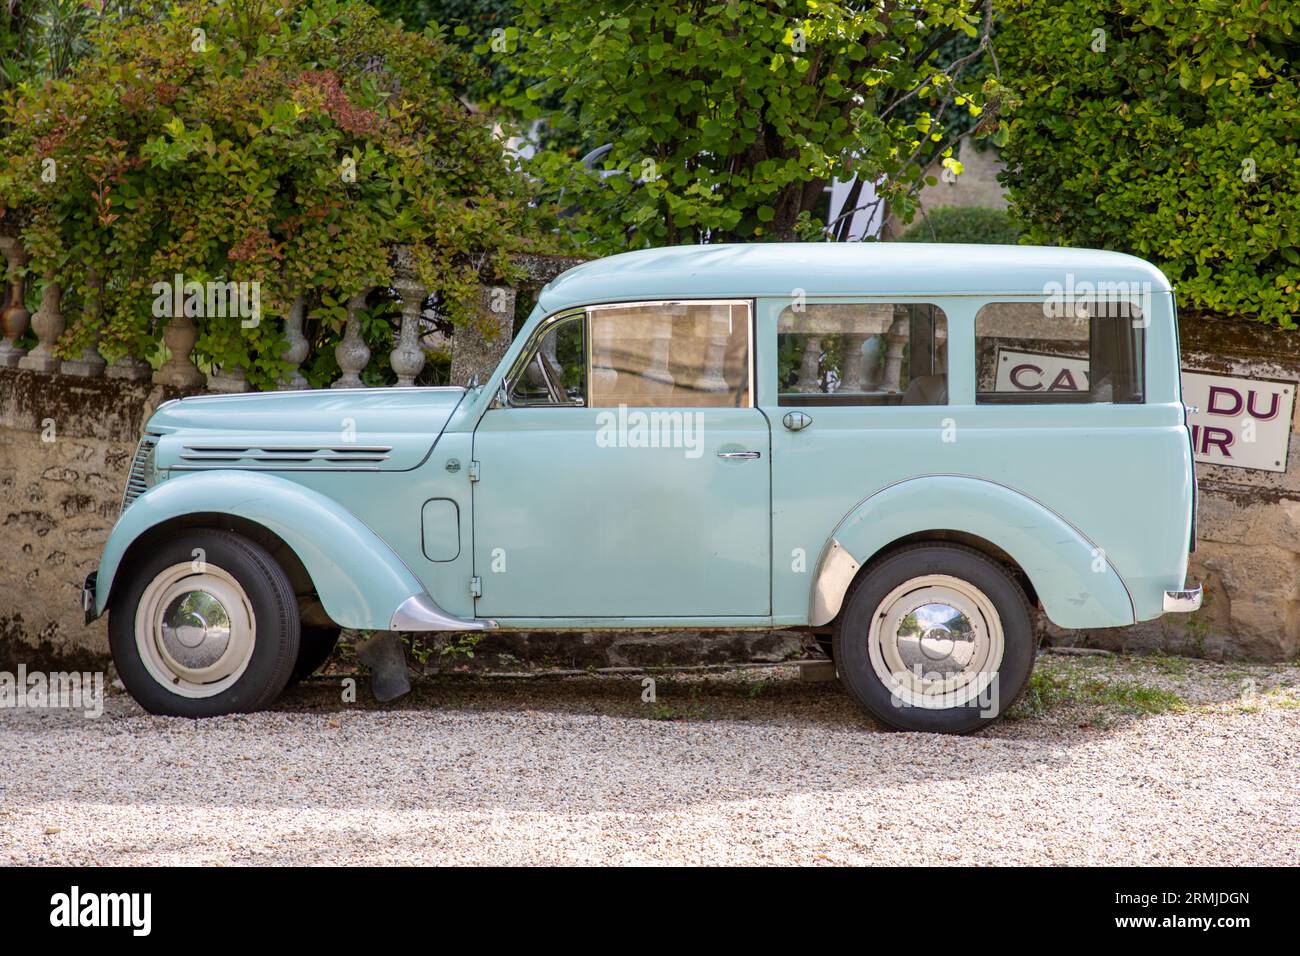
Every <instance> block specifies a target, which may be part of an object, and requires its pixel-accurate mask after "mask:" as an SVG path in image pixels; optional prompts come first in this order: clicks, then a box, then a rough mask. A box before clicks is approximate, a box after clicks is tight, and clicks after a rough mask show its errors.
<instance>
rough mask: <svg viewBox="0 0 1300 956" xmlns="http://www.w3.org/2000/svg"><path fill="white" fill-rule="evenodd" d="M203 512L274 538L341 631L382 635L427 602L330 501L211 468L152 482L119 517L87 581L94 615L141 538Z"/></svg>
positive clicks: (273, 481) (388, 555)
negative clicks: (412, 604) (248, 524)
mask: <svg viewBox="0 0 1300 956" xmlns="http://www.w3.org/2000/svg"><path fill="white" fill-rule="evenodd" d="M210 513H219V514H229V515H234V516H238V517H240V518H244V519H246V520H248V521H252V522H254V523H256V524H259V525H261V526H262V527H264V528H266V529H267V530H268V531H270V532H272V533H273V534H275V535H276V536H278V537H279V538H280V540H282V541H283V542H284V543H285V544H286V545H288V547H289V548H291V549H292V550H293V552H294V554H296V555H297V556H298V559H299V560H300V561H302V563H303V566H304V567H305V568H306V569H307V573H308V575H310V577H311V579H312V583H313V584H314V585H315V587H316V590H317V593H318V595H319V597H320V601H321V604H322V605H324V607H325V612H326V613H327V614H328V615H329V616H330V618H331V619H332V620H334V621H335V623H337V624H339V625H340V626H342V627H350V628H359V629H366V630H384V629H389V628H390V627H392V625H393V621H394V616H395V615H396V613H397V611H398V609H399V608H401V607H403V605H404V604H406V602H408V601H409V600H411V599H412V598H423V599H425V600H426V601H427V595H425V591H424V587H423V586H422V585H421V584H420V582H419V581H418V580H417V579H416V577H415V575H414V574H413V573H412V572H411V571H410V569H409V568H407V567H406V565H405V564H404V563H403V562H402V560H401V558H399V557H398V556H397V555H396V554H395V553H394V552H393V550H392V549H391V548H390V547H389V546H388V545H387V544H385V543H384V541H383V540H382V539H380V537H379V536H378V535H376V534H375V533H374V532H373V531H372V530H370V528H368V527H367V526H366V525H365V524H363V523H362V522H361V521H360V520H359V519H358V518H357V517H356V515H354V514H352V513H351V512H350V511H348V510H347V509H346V508H344V507H342V506H341V505H340V504H339V503H338V502H336V501H334V500H332V499H330V498H327V497H325V496H324V495H322V494H320V493H319V492H316V491H313V490H312V489H310V488H307V487H304V486H303V485H300V484H297V483H296V482H292V481H289V480H287V479H285V478H280V477H277V476H275V475H267V474H257V473H254V472H249V471H237V470H215V471H204V472H194V473H191V474H184V475H180V476H178V477H175V478H170V479H168V480H166V481H163V482H160V483H159V484H157V485H154V486H153V487H152V488H150V489H149V490H148V491H146V492H145V493H144V494H142V495H141V496H140V497H138V498H137V499H136V500H135V501H134V503H132V504H131V506H130V507H129V508H127V509H126V511H125V512H123V514H122V516H121V517H120V518H119V519H118V522H117V524H116V525H114V527H113V530H112V532H111V533H110V534H109V537H108V543H107V544H106V545H105V547H104V554H103V557H102V558H101V560H100V565H99V570H98V573H97V575H96V578H95V585H94V586H95V600H94V610H95V614H96V615H98V614H102V613H103V611H104V608H105V607H106V606H107V604H108V598H109V594H110V593H111V590H112V587H113V582H114V580H115V578H117V576H118V573H119V571H120V570H121V563H122V559H123V557H124V556H125V555H126V553H127V550H128V549H129V548H130V546H131V545H132V543H134V542H135V541H136V540H138V539H139V538H140V536H141V535H143V534H145V533H147V532H148V531H149V530H150V529H152V528H156V527H157V526H158V525H160V524H162V523H163V522H166V521H170V520H172V519H175V518H183V517H185V516H187V515H195V514H210ZM88 603H89V602H88ZM405 629H410V630H416V629H419V628H416V627H409V628H405Z"/></svg>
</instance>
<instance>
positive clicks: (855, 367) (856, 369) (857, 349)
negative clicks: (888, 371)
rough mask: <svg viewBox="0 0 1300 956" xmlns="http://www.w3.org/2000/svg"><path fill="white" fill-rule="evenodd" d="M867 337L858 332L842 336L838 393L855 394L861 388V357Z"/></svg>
mask: <svg viewBox="0 0 1300 956" xmlns="http://www.w3.org/2000/svg"><path fill="white" fill-rule="evenodd" d="M866 341H867V337H866V336H865V335H863V334H862V333H860V332H847V333H845V335H844V346H843V349H844V365H843V367H842V368H841V369H840V381H839V388H838V389H837V390H838V391H846V392H856V391H857V390H858V389H859V388H861V387H862V372H863V355H862V348H863V346H864V345H865V344H866Z"/></svg>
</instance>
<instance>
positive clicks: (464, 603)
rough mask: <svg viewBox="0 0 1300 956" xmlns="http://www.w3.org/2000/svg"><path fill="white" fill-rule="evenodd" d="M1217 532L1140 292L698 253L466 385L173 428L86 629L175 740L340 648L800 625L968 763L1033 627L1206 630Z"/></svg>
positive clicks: (566, 307) (532, 330)
mask: <svg viewBox="0 0 1300 956" xmlns="http://www.w3.org/2000/svg"><path fill="white" fill-rule="evenodd" d="M1194 507H1195V480H1194V476H1193V470H1192V449H1191V445H1190V436H1189V432H1188V429H1187V425H1186V414H1185V409H1184V407H1183V405H1182V402H1181V396H1180V391H1179V363H1178V336H1177V327H1176V319H1175V305H1174V299H1173V296H1172V294H1171V289H1170V286H1169V283H1168V282H1167V280H1166V279H1165V277H1164V276H1163V275H1162V274H1161V273H1160V272H1159V270H1157V269H1156V268H1155V267H1154V266H1152V265H1150V264H1149V263H1147V262H1144V261H1142V260H1140V259H1135V258H1133V257H1131V256H1126V255H1119V254H1115V253H1108V252H1094V251H1087V250H1076V249H1051V248H1033V247H1000V246H960V245H935V246H925V245H914V244H910V243H907V244H890V243H878V244H877V243H870V244H829V243H827V244H798V245H795V244H759V245H718V246H693V247H675V248H666V249H655V250H648V251H643V252H632V253H627V254H624V255H618V256H613V257H611V258H608V259H603V260H599V261H595V262H591V263H588V264H585V265H582V266H580V267H578V268H576V269H572V270H570V271H569V272H566V273H565V274H563V275H561V276H560V277H559V278H557V279H556V280H555V281H553V282H552V283H551V284H550V285H548V286H547V287H546V288H545V289H544V290H543V291H542V293H541V296H540V299H539V301H538V304H537V307H536V309H535V310H534V312H533V314H532V315H531V317H530V318H529V319H528V322H527V324H526V325H525V326H524V328H523V330H522V332H521V334H520V335H519V336H518V338H517V339H516V341H515V342H514V343H513V345H512V346H511V348H510V350H509V352H508V354H507V355H506V356H505V358H504V360H503V361H502V363H501V365H500V367H499V368H498V369H497V370H496V372H495V373H494V374H493V375H492V376H491V377H490V378H489V379H488V380H487V381H486V382H483V383H482V384H480V385H477V386H476V387H471V388H468V389H465V388H384V389H367V390H333V391H331V390H322V391H300V392H278V393H277V392H272V393H265V394H249V395H235V396H202V397H196V398H185V399H182V400H180V401H175V402H169V403H167V404H166V405H164V406H162V407H161V408H159V409H158V411H157V413H156V414H155V415H154V416H153V417H152V418H151V419H150V420H149V422H148V423H147V425H146V428H145V434H144V437H143V440H142V441H141V443H140V446H139V450H138V452H137V454H136V456H135V459H134V462H133V464H132V467H131V472H130V477H129V479H128V482H127V488H126V494H125V499H124V502H123V512H122V516H121V518H120V519H119V521H118V523H117V525H116V527H115V528H114V529H113V532H112V534H111V536H110V537H109V540H108V543H107V546H106V547H105V549H104V554H103V559H102V562H101V564H100V566H99V568H98V571H97V573H96V574H95V575H92V577H91V579H89V580H88V581H87V588H86V593H85V595H84V600H85V603H86V609H87V615H88V617H94V616H97V615H99V614H101V613H102V612H104V611H105V610H106V609H107V611H108V613H109V631H110V642H111V645H112V651H113V655H114V658H115V661H116V663H117V667H118V671H119V673H120V675H121V678H122V680H123V682H124V683H125V685H126V687H127V688H128V689H129V690H130V692H131V693H132V694H133V695H134V696H135V697H136V699H137V700H139V701H140V703H141V704H143V705H144V706H145V707H146V708H148V709H149V710H151V711H153V712H156V713H165V714H179V715H188V716H205V715H212V714H222V713H228V712H231V711H238V710H249V709H256V708H260V707H264V706H266V705H268V704H269V703H270V702H271V701H273V700H274V699H275V698H276V696H277V695H278V694H279V693H280V692H281V691H282V690H283V689H284V687H285V686H286V684H287V683H288V682H289V681H290V680H291V678H292V677H294V676H295V675H302V674H303V673H307V672H310V671H311V670H312V669H314V668H315V667H316V666H318V665H319V663H320V662H321V661H322V660H323V659H324V657H325V655H327V654H328V652H329V650H330V649H331V648H332V647H333V644H334V641H335V640H336V638H337V635H338V631H339V629H340V628H358V629H370V630H383V629H389V630H394V631H444V630H449V631H468V630H479V629H485V628H521V629H528V630H530V631H536V630H539V629H547V628H549V629H555V630H574V629H588V628H655V629H663V628H682V629H691V630H705V631H707V629H711V628H726V629H736V628H769V629H770V628H802V629H812V630H813V631H814V633H816V634H818V635H819V636H820V637H821V638H822V639H823V640H825V641H826V642H827V644H828V649H833V657H834V660H835V663H836V668H837V671H838V673H839V675H840V678H841V680H842V681H843V683H844V685H845V687H846V688H847V689H848V691H849V693H850V694H851V695H852V696H853V697H854V698H855V699H856V700H857V701H859V702H860V703H861V704H862V706H863V707H865V708H866V709H867V710H868V711H869V712H870V713H872V714H873V715H875V717H877V718H878V719H879V720H881V721H883V722H884V723H885V724H887V725H890V726H892V727H897V728H903V729H914V730H928V731H946V732H966V731H971V730H975V729H978V728H979V727H981V726H983V725H985V724H986V723H988V722H989V721H991V720H993V719H995V718H996V717H997V716H998V715H999V714H1001V713H1002V712H1004V711H1005V710H1006V709H1007V707H1009V706H1010V704H1011V703H1012V702H1013V701H1014V700H1015V698H1016V697H1017V696H1018V695H1019V694H1020V692H1021V691H1022V690H1023V689H1024V687H1025V685H1026V682H1027V680H1028V677H1029V672H1030V669H1031V667H1032V665H1033V659H1034V654H1035V643H1036V641H1035V631H1034V626H1033V623H1032V618H1031V608H1033V607H1035V606H1037V607H1041V608H1042V610H1043V612H1044V613H1045V614H1046V616H1047V618H1048V619H1050V620H1051V621H1052V622H1054V623H1055V624H1057V625H1059V626H1061V627H1064V628H1098V627H1114V626H1122V625H1127V624H1132V623H1133V622H1135V621H1145V620H1150V619H1152V618H1155V617H1158V616H1159V615H1160V614H1162V613H1163V612H1166V611H1190V610H1195V609H1196V608H1197V607H1198V606H1199V604H1200V589H1199V588H1192V589H1187V588H1185V586H1184V576H1185V574H1186V571H1187V563H1188V552H1189V550H1190V548H1191V547H1192V545H1193V541H1194V527H1193V519H1194ZM701 639H702V640H708V639H709V638H708V635H707V633H706V634H705V635H704V636H703V637H702V638H701Z"/></svg>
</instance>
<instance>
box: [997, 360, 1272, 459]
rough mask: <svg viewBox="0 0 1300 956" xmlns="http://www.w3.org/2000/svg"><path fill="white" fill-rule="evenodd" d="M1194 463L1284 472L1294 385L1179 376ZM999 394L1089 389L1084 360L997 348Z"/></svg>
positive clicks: (1242, 379)
mask: <svg viewBox="0 0 1300 956" xmlns="http://www.w3.org/2000/svg"><path fill="white" fill-rule="evenodd" d="M1182 375H1183V401H1184V402H1186V403H1187V404H1188V405H1191V406H1193V407H1195V408H1196V409H1197V411H1196V412H1194V413H1189V414H1188V416H1187V423H1188V424H1189V425H1190V426H1191V428H1192V448H1193V450H1194V451H1195V457H1196V460H1197V461H1199V462H1204V463H1205V464H1209V465H1226V466H1228V467H1230V468H1253V469H1256V470H1258V471H1286V461H1287V448H1288V447H1289V445H1290V441H1291V416H1292V413H1293V412H1294V410H1295V391H1296V385H1295V383H1294V382H1268V381H1263V380H1261V379H1253V378H1234V377H1231V376H1228V375H1206V374H1204V373H1202V372H1183V373H1182ZM994 388H995V389H997V390H998V391H999V392H1076V391H1084V390H1086V389H1087V388H1088V360H1087V359H1082V358H1070V357H1068V356H1064V355H1045V354H1040V353H1035V352H1020V351H1015V350H1012V349H998V354H997V381H996V383H995V384H994Z"/></svg>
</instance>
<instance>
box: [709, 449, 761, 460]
mask: <svg viewBox="0 0 1300 956" xmlns="http://www.w3.org/2000/svg"><path fill="white" fill-rule="evenodd" d="M718 457H719V458H738V459H742V460H746V461H747V460H750V459H753V458H762V457H763V453H762V452H761V451H720V452H718Z"/></svg>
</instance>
